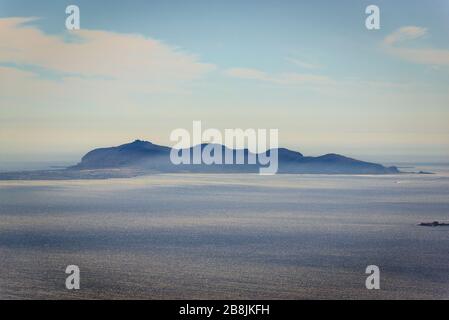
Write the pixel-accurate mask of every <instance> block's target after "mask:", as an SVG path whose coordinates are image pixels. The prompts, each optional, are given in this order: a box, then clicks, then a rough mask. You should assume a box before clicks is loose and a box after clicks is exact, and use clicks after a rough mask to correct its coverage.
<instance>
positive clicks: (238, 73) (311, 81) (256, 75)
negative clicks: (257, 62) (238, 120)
mask: <svg viewBox="0 0 449 320" xmlns="http://www.w3.org/2000/svg"><path fill="white" fill-rule="evenodd" d="M225 74H226V75H228V76H231V77H235V78H240V79H248V80H258V81H264V82H270V83H274V84H280V85H328V84H331V83H333V81H332V79H330V78H329V77H327V76H322V75H315V74H302V73H296V72H283V73H273V74H271V73H267V72H264V71H261V70H257V69H249V68H231V69H228V70H226V71H225Z"/></svg>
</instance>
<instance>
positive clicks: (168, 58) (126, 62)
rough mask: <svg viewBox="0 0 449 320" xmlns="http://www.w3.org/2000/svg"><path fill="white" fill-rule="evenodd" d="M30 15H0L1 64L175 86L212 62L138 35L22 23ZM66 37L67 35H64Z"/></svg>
mask: <svg viewBox="0 0 449 320" xmlns="http://www.w3.org/2000/svg"><path fill="white" fill-rule="evenodd" d="M32 20H33V19H32V18H4V19H0V63H12V64H17V65H30V66H37V67H40V68H44V69H48V70H50V71H53V72H59V73H62V74H71V75H72V76H75V77H85V78H89V77H94V78H104V79H111V80H115V81H119V82H123V83H128V84H129V83H140V84H146V85H147V88H148V90H150V91H151V89H152V86H154V88H156V87H161V86H165V87H166V88H170V87H176V85H177V84H179V83H180V82H188V81H190V80H194V79H197V78H200V77H201V76H204V75H205V74H206V73H207V72H209V71H211V70H213V69H214V68H215V67H214V66H213V65H211V64H207V63H202V62H200V61H198V58H197V57H196V56H194V55H192V54H189V53H186V52H184V51H182V50H180V49H178V48H175V47H171V46H168V45H166V44H164V43H162V42H160V41H157V40H154V39H151V38H147V37H144V36H141V35H137V34H120V33H114V32H108V31H97V30H86V29H81V30H77V31H73V32H71V33H69V37H73V39H70V40H72V41H67V39H65V38H64V37H63V36H59V35H49V34H45V33H43V32H42V31H41V30H39V29H38V28H36V27H34V26H30V25H28V24H27V25H24V23H26V22H30V21H32ZM64 36H67V35H64Z"/></svg>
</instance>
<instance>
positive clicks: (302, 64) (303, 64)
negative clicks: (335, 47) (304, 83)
mask: <svg viewBox="0 0 449 320" xmlns="http://www.w3.org/2000/svg"><path fill="white" fill-rule="evenodd" d="M285 60H286V61H288V62H290V63H293V64H294V65H296V66H298V67H300V68H303V69H321V68H322V66H321V65H319V64H315V63H310V62H306V61H303V60H299V59H296V58H285Z"/></svg>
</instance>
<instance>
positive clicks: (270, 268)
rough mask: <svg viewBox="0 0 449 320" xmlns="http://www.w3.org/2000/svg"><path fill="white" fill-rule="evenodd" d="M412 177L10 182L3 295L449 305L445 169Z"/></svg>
mask: <svg viewBox="0 0 449 320" xmlns="http://www.w3.org/2000/svg"><path fill="white" fill-rule="evenodd" d="M39 168H41V166H40V167H39ZM0 169H1V166H0ZM4 169H5V170H6V169H7V168H4ZM402 170H403V171H419V170H423V171H429V172H433V173H434V174H415V173H404V174H400V175H377V176H375V175H288V174H279V175H274V176H261V175H257V174H154V175H148V176H142V177H137V178H131V179H108V180H66V181H45V180H42V181H0V299H292V300H293V299H449V227H445V226H438V227H424V226H418V224H419V223H420V222H429V221H440V222H449V165H443V164H441V165H435V164H418V165H410V166H407V168H404V169H402ZM0 171H1V170H0ZM69 265H75V266H78V268H79V270H80V288H79V290H68V289H67V288H66V279H67V277H69V276H70V275H69V274H66V268H67V266H69ZM373 265H374V266H377V267H378V270H379V274H378V275H379V289H368V288H367V286H366V281H367V277H369V276H370V275H371V274H370V273H367V268H368V266H373Z"/></svg>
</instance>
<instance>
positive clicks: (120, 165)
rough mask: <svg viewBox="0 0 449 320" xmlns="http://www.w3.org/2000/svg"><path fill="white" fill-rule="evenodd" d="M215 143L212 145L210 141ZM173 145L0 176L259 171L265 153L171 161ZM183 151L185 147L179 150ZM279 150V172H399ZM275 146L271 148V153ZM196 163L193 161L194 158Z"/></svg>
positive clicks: (120, 150) (96, 154)
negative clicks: (228, 159) (219, 160)
mask: <svg viewBox="0 0 449 320" xmlns="http://www.w3.org/2000/svg"><path fill="white" fill-rule="evenodd" d="M207 146H208V144H203V145H200V146H196V147H191V148H189V149H184V151H185V152H188V153H189V154H190V159H191V160H192V155H193V153H194V150H193V149H194V148H201V150H203V149H204V148H206V147H207ZM209 146H211V145H209ZM215 147H218V148H221V150H222V155H223V157H224V154H225V152H226V151H227V152H232V154H233V156H234V159H235V157H236V154H237V150H230V149H227V148H226V147H225V146H222V145H218V146H216V145H215ZM171 151H172V149H171V148H170V147H166V146H160V145H156V144H153V143H151V142H148V141H141V140H135V141H134V142H131V143H127V144H123V145H120V146H116V147H108V148H99V149H94V150H92V151H90V152H88V153H87V154H86V155H85V156H84V157H82V159H81V162H79V163H78V164H76V165H74V166H71V167H67V168H64V169H58V170H38V171H22V172H5V173H0V180H37V179H52V180H55V179H106V178H124V177H134V176H140V175H146V174H152V173H153V174H154V173H258V172H259V169H260V167H261V165H260V164H259V163H260V162H259V161H257V162H256V163H257V164H251V163H248V157H249V156H254V157H256V159H259V157H261V156H262V154H250V151H248V149H244V150H240V151H242V152H243V154H244V156H245V157H244V159H245V162H244V163H242V164H205V163H201V164H179V165H175V164H173V163H172V162H171V161H170V153H171ZM175 151H176V152H182V150H175ZM277 151H278V171H277V173H281V174H282V173H289V174H376V175H377V174H398V173H400V171H399V170H398V168H397V167H394V166H393V167H385V166H383V165H381V164H376V163H370V162H365V161H360V160H356V159H352V158H348V157H345V156H342V155H338V154H326V155H322V156H318V157H309V156H304V155H303V154H301V153H300V152H296V151H292V150H289V149H285V148H279V149H277ZM271 152H273V150H269V151H268V152H267V155H270V153H271ZM191 163H192V161H191Z"/></svg>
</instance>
